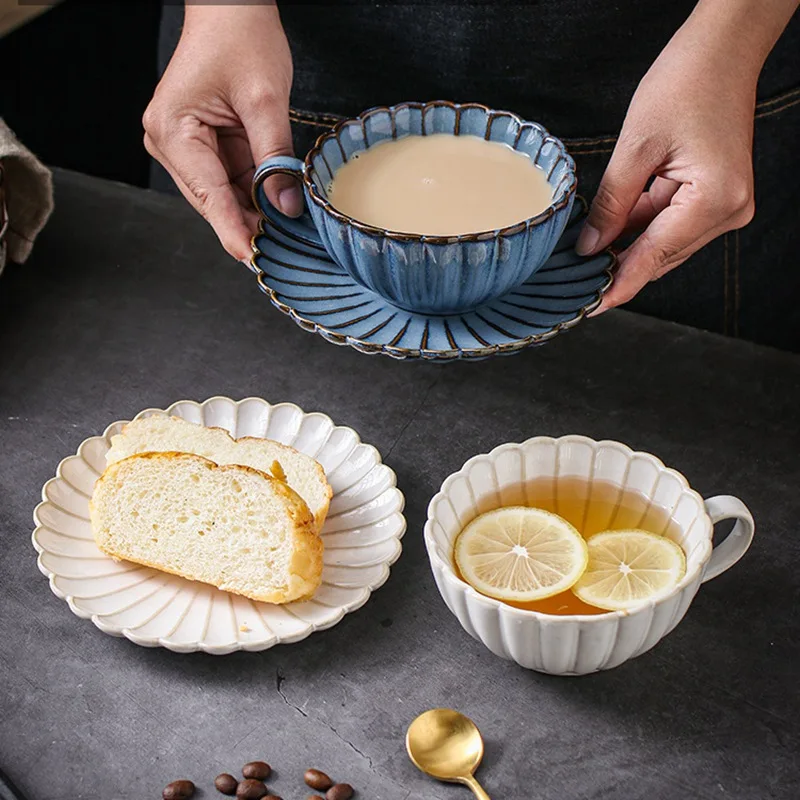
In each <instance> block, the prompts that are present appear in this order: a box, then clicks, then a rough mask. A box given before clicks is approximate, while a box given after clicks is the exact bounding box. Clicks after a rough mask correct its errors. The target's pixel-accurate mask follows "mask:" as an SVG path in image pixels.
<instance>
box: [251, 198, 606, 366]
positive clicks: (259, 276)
mask: <svg viewBox="0 0 800 800" xmlns="http://www.w3.org/2000/svg"><path fill="white" fill-rule="evenodd" d="M575 200H576V202H578V203H580V204H581V205H582V206H583V215H584V216H585V214H586V213H587V212H588V210H589V209H588V204H587V203H586V201H585V200H584V199H583V197H581V196H580V195H576V197H575ZM271 227H274V224H273V223H271V222H269V221H268V220H263V219H262V220H261V221H260V223H259V234H264V233H266V230H267V228H271ZM257 239H258V234H256V236H254V237H253V238H252V240H251V242H250V247H251V249H252V251H253V253H252V255H251V256H250V259H249V261H248V262H247V266H248V267H249V269H250V271H251V272H252V273H253V274H254V275H255V276H256V282H257V284H258V288H259V289H261V291H262V292H263V293H264V294H265V295H266V296H267V297H268V298H269V301H270V302H271V303H272V305H273V306H275V308H277V309H278V310H279V311H280V312H281V313H283V314H285V315H286V316H287V317H289V318H290V319H292V320H293V321H294V323H295V324H296V325H298V326H299V327H300V328H302V329H303V330H304V331H307V332H309V333H316V334H318V335H319V336H322V338H323V339H325V340H326V341H328V342H331V343H332V344H335V345H339V346H349V347H352V348H353V349H354V350H357V351H358V352H360V353H366V354H368V355H378V354H381V355H385V356H389V357H390V358H394V359H396V360H398V361H404V360H411V359H421V360H424V361H438V362H449V361H456V360H464V361H476V360H481V359H484V358H489V357H491V356H497V355H507V354H510V353H516V352H518V351H520V350H525V349H527V348H528V347H535V346H537V345H540V344H544V343H545V342H548V341H550V339H552V338H554V337H555V336H558V335H559V334H561V333H565V332H566V331H568V330H570V329H572V328H574V327H575V326H576V325H578V324H579V323H580V322H581V321H582V320H584V319H586V317H588V316H589V315H590V314H591V313H592V312H593V311H595V310H597V309H598V308H599V307H600V304H601V303H602V302H603V297H604V295H605V293H606V292H607V291H608V290H609V288H610V287H611V284H612V283H613V282H614V274H615V273H616V270H617V267H618V265H619V262H618V260H617V256H616V254H615V253H614V251H613V250H611V249H610V248H606V249H605V250H603V251H601V252H603V253H607V254H608V255H610V256H611V263H609V265H608V266H607V267H606V268H605V269H604V270H603V272H604V274H605V276H606V279H605V282H604V283H603V285H602V286H601V287H600V288H599V289H598V291H597V296H596V297H595V298H594V299H593V300H592V301H591V302H589V303H587V304H586V305H585V306H584V307H583V308H580V309H578V311H577V313H576V314H575V316H574V317H572V318H571V319H568V320H565V321H564V322H559V323H558V324H557V325H556V326H555V327H554V328H551V329H550V330H548V331H545V332H543V333H533V334H531V335H530V336H526V337H524V338H522V339H517V340H515V341H510V342H505V343H503V344H490V345H485V346H483V347H462V348H453V349H450V350H433V349H430V348H427V347H420V348H413V347H400V346H398V345H391V344H377V343H375V342H370V341H368V340H366V339H362V338H359V337H357V336H350V335H349V334H346V333H339V332H338V331H333V330H331V329H330V328H326V327H325V325H322V324H321V323H319V322H315V321H314V320H310V319H308V318H307V317H304V316H303V315H302V313H300V312H298V311H297V310H296V309H295V308H293V307H292V306H290V305H288V304H287V303H285V302H284V301H283V300H281V298H280V295H279V294H278V292H276V291H275V290H274V289H273V288H272V287H271V286H269V285H268V284H267V283H266V281H265V280H264V272H263V270H262V269H261V268H260V267H259V266H258V263H257V261H256V259H257V257H258V256H262V257H265V255H264V253H262V252H261V250H260V249H259V247H258V244H257ZM598 255H600V253H596V254H595V257H596V256H598ZM425 327H426V330H427V324H426V326H425ZM424 338H427V337H425V336H423V339H424Z"/></svg>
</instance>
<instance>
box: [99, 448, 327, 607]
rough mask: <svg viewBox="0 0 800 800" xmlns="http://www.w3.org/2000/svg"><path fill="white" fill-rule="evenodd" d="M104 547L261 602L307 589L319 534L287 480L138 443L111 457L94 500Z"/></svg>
mask: <svg viewBox="0 0 800 800" xmlns="http://www.w3.org/2000/svg"><path fill="white" fill-rule="evenodd" d="M90 512H91V514H90V516H91V522H92V532H93V534H94V538H95V541H96V542H97V546H98V547H99V548H100V549H101V550H102V551H103V552H104V553H107V554H108V555H110V556H112V557H114V558H117V559H125V560H127V561H133V562H135V563H137V564H144V565H146V566H149V567H155V568H156V569H160V570H163V571H164V572H171V573H173V574H175V575H181V576H183V577H184V578H189V579H191V580H196V581H203V582H204V583H210V584H212V585H214V586H217V587H218V588H220V589H223V590H225V591H228V592H235V593H236V594H241V595H244V596H245V597H249V598H251V599H253V600H262V601H264V602H267V603H288V602H291V601H292V600H298V599H302V598H307V597H310V596H311V595H312V594H313V593H314V591H315V590H316V589H317V587H318V586H319V584H320V580H321V576H322V552H323V544H322V539H321V538H320V537H319V536H317V534H316V532H315V530H314V519H313V517H312V515H311V512H310V511H309V509H308V506H307V505H306V503H305V502H304V501H303V499H302V498H301V497H300V496H299V495H298V494H297V493H296V492H294V491H293V490H292V489H291V488H290V487H289V486H287V485H286V484H285V483H284V482H283V481H279V480H277V479H275V478H272V477H270V476H269V475H267V474H265V473H263V472H259V471H258V470H255V469H253V468H251V467H246V466H239V465H227V466H218V465H217V464H215V463H214V462H212V461H209V460H208V459H205V458H202V457H200V456H196V455H188V454H186V453H143V454H140V455H135V456H131V457H129V458H125V459H123V460H121V461H117V462H115V463H114V464H111V466H109V467H108V468H107V469H106V471H105V472H104V473H103V475H102V476H101V477H100V478H99V479H98V481H97V483H96V485H95V489H94V494H93V495H92V500H91V503H90Z"/></svg>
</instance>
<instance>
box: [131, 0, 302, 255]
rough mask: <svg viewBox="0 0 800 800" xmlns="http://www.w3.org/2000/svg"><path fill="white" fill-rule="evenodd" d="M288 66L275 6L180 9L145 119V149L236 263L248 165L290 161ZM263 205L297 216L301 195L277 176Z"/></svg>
mask: <svg viewBox="0 0 800 800" xmlns="http://www.w3.org/2000/svg"><path fill="white" fill-rule="evenodd" d="M291 84H292V58H291V53H290V51H289V46H288V44H287V42H286V37H285V36H284V33H283V28H282V26H281V23H280V18H279V16H278V11H277V8H276V7H275V6H274V4H266V5H264V4H255V5H225V6H216V7H215V6H209V5H204V4H189V3H187V5H186V20H185V23H184V28H183V33H182V35H181V40H180V43H179V44H178V47H177V49H176V51H175V55H174V56H173V58H172V61H171V62H170V64H169V66H168V68H167V70H166V72H165V73H164V76H163V78H162V80H161V82H160V83H159V85H158V87H157V88H156V91H155V94H154V96H153V99H152V100H151V102H150V104H149V106H148V107H147V110H146V111H145V114H144V119H143V123H144V129H145V136H144V142H145V147H146V148H147V151H148V152H149V153H150V155H152V156H153V158H155V159H156V160H158V161H159V162H160V163H161V164H162V165H163V166H164V167H165V169H166V170H167V171H168V172H169V174H170V175H171V176H172V179H173V180H174V181H175V183H176V184H177V186H178V188H179V189H180V190H181V192H182V193H183V195H184V196H185V197H186V199H187V200H188V201H189V202H190V203H191V204H192V205H193V206H194V208H195V209H196V210H197V211H199V212H200V213H201V214H202V215H203V216H204V217H205V218H206V220H207V221H208V222H209V223H210V224H211V226H212V227H213V228H214V230H215V231H216V234H217V236H218V237H219V240H220V242H221V243H222V246H223V247H224V248H225V249H226V250H227V251H228V252H229V253H230V254H231V255H232V256H233V257H234V258H237V259H239V260H240V261H246V260H248V259H249V258H250V254H251V249H250V239H251V237H252V235H253V234H254V233H255V230H256V226H257V222H258V215H257V214H256V212H255V210H254V209H253V204H252V201H251V199H250V185H251V182H252V179H253V172H254V168H255V165H257V164H260V163H261V162H262V161H264V160H265V159H267V158H270V157H271V156H276V155H291V154H292V135H291V128H290V125H289V91H290V89H291ZM265 188H266V192H267V196H268V197H269V200H270V202H271V203H272V204H273V205H275V206H276V207H278V208H280V210H281V211H283V212H284V213H286V214H288V215H290V216H298V215H299V214H300V213H301V211H302V208H303V197H302V193H301V191H300V188H299V186H298V184H297V181H295V180H294V179H293V178H292V177H290V176H286V175H276V176H274V177H273V178H271V179H270V180H269V181H267V182H266V184H265Z"/></svg>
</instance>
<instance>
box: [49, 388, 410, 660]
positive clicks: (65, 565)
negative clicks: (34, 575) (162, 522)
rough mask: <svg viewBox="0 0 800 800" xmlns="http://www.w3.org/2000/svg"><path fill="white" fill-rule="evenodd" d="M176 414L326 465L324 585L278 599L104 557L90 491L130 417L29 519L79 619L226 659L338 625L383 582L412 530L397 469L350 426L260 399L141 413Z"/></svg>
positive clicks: (81, 456)
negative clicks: (262, 599)
mask: <svg viewBox="0 0 800 800" xmlns="http://www.w3.org/2000/svg"><path fill="white" fill-rule="evenodd" d="M168 414H170V415H174V416H178V417H182V418H183V419H185V420H188V421H190V422H197V423H200V424H203V425H208V426H217V427H220V428H225V429H226V430H227V431H229V432H230V433H231V435H233V436H236V437H240V436H259V437H265V438H269V439H274V440H276V441H278V442H282V443H283V444H288V445H291V446H292V447H295V448H297V449H298V450H300V451H302V452H303V453H306V454H308V455H310V456H312V457H314V458H316V459H317V461H319V463H320V464H322V466H323V468H324V469H325V472H326V474H327V476H328V480H329V481H330V484H331V486H332V488H333V499H332V500H331V506H330V513H329V514H328V518H327V520H326V522H325V526H324V528H323V530H322V537H323V539H324V541H325V556H324V568H323V572H322V586H321V587H320V588H319V590H318V591H317V593H316V594H315V595H314V597H313V599H311V600H307V601H304V602H298V603H289V604H287V605H283V606H277V605H270V604H268V603H258V602H254V601H252V600H248V599H247V598H245V597H240V596H238V595H234V594H229V593H228V592H223V591H220V590H219V589H215V588H214V587H212V586H209V585H207V584H204V583H199V582H195V581H190V580H186V579H184V578H180V577H177V576H174V575H168V574H166V573H163V572H159V571H158V570H155V569H151V568H149V567H142V566H139V565H137V564H132V563H129V562H124V561H123V562H118V561H114V560H113V559H112V558H110V557H109V556H107V555H105V554H104V553H102V552H101V551H100V550H99V549H98V548H97V545H95V543H94V539H93V538H92V531H91V526H90V523H89V498H90V497H91V494H92V491H93V488H94V483H95V481H96V480H97V478H98V476H99V475H100V474H101V473H102V472H103V470H104V469H105V455H106V452H107V451H108V449H109V447H110V446H111V437H112V436H114V435H115V434H117V433H119V432H120V430H121V429H122V426H123V425H125V423H126V422H127V420H125V421H119V422H114V423H112V424H111V425H109V426H108V428H106V430H105V432H104V433H103V434H102V435H101V436H93V437H92V438H90V439H87V440H86V441H85V442H83V444H81V446H80V447H79V448H78V452H77V453H76V454H75V455H73V456H69V457H68V458H65V459H64V460H63V461H62V462H61V463H60V464H59V465H58V469H57V470H56V475H55V477H54V478H52V479H51V480H49V481H47V483H46V484H45V485H44V487H43V488H42V502H41V503H40V504H39V505H38V506H37V507H36V510H35V511H34V514H33V518H34V522H35V524H36V530H35V531H34V532H33V545H34V547H35V548H36V550H37V551H38V553H39V558H38V565H39V569H40V570H41V572H42V573H43V574H44V575H45V576H47V578H48V579H49V581H50V588H51V589H52V591H53V593H54V594H55V595H56V596H57V597H59V598H61V599H62V600H66V601H67V603H68V605H69V607H70V609H71V610H72V611H73V612H74V613H75V614H77V615H78V616H79V617H83V618H86V619H91V620H92V622H93V623H94V624H95V625H96V626H97V627H98V628H100V630H102V631H104V632H105V633H109V634H111V635H113V636H124V637H126V638H127V639H130V640H131V641H132V642H134V643H136V644H139V645H143V646H145V647H157V646H161V647H166V648H169V649H170V650H174V651H176V652H180V653H189V652H194V651H197V650H201V651H203V652H206V653H212V654H215V655H224V654H226V653H232V652H234V651H236V650H265V649H267V648H269V647H272V646H273V645H276V644H282V643H289V642H297V641H300V640H301V639H304V638H305V637H306V636H308V635H309V634H311V633H313V632H314V631H319V630H325V629H326V628H330V627H331V626H333V625H335V624H336V623H337V622H339V620H341V619H342V617H344V615H345V614H348V613H350V612H351V611H355V610H356V609H358V608H360V607H361V606H363V605H364V603H366V602H367V600H368V599H369V596H370V594H371V592H372V591H374V590H375V589H377V588H378V587H379V586H381V585H382V584H383V583H384V582H385V581H386V579H387V578H388V577H389V568H390V566H391V565H392V564H393V563H394V562H395V561H396V560H397V558H398V557H399V555H400V550H401V544H400V539H401V538H402V536H403V534H404V533H405V529H406V522H405V518H404V517H403V513H402V512H403V505H404V499H403V495H402V494H401V492H400V491H399V490H398V489H397V485H396V484H397V481H396V478H395V474H394V472H393V471H392V470H391V469H390V468H389V467H387V466H386V465H385V464H383V463H382V462H381V457H380V454H379V453H378V451H377V450H376V449H375V448H374V447H373V446H372V445H368V444H364V443H362V442H361V440H360V439H359V436H358V434H357V433H356V432H355V431H354V430H352V429H351V428H346V427H343V426H337V425H334V423H333V422H332V421H331V419H330V418H329V417H327V416H325V415H324V414H318V413H313V414H307V413H305V412H304V411H303V410H302V409H300V408H298V407H297V406H296V405H292V404H290V403H280V404H278V405H271V404H270V403H268V402H266V401H265V400H261V399H260V398H256V397H250V398H247V399H245V400H241V401H238V402H236V401H233V400H231V399H230V398H227V397H212V398H211V399H209V400H206V401H205V402H203V403H196V402H194V401H191V400H181V401H179V402H177V403H174V404H173V405H171V406H170V407H169V408H167V409H152V408H150V409H145V410H144V411H142V412H141V413H139V414H137V415H136V419H139V418H140V417H147V416H154V415H168Z"/></svg>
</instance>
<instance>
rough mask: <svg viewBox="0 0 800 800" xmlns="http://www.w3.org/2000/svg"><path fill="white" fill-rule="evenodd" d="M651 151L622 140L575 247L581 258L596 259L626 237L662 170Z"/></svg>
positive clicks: (613, 155) (607, 169)
mask: <svg viewBox="0 0 800 800" xmlns="http://www.w3.org/2000/svg"><path fill="white" fill-rule="evenodd" d="M648 150H649V151H650V152H651V153H652V152H653V150H652V148H644V147H641V146H640V145H638V146H631V145H629V144H628V143H627V141H626V139H625V137H624V136H621V137H620V139H619V141H618V142H617V146H616V147H615V148H614V152H613V153H612V154H611V159H610V161H609V162H608V167H606V172H605V175H603V179H602V180H601V181H600V186H598V188H597V194H596V195H595V197H594V200H593V201H592V207H591V209H590V211H589V217H588V219H587V220H586V222H585V223H584V226H583V229H582V230H581V233H580V236H578V241H577V242H576V243H575V251H576V252H577V253H578V255H581V256H588V255H592V254H593V253H596V252H598V251H599V250H602V249H603V248H604V247H608V245H610V244H611V242H613V241H614V239H616V238H617V237H618V236H619V235H620V234H621V233H622V231H623V230H624V228H625V226H626V223H627V221H628V215H629V214H630V213H631V211H632V210H633V208H634V206H635V205H636V202H637V201H638V200H639V198H640V197H641V195H642V192H643V191H644V187H645V186H646V185H647V181H648V179H649V178H650V176H651V175H652V174H653V170H655V169H656V167H658V160H656V159H652V158H647V152H648Z"/></svg>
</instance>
